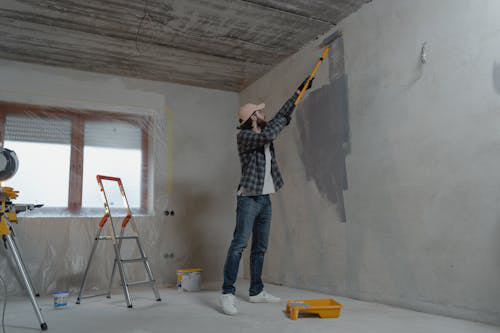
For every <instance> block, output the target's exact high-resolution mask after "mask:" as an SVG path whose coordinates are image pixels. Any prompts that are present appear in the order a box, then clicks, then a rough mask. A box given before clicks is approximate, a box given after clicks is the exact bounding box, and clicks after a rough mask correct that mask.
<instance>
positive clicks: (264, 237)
mask: <svg viewBox="0 0 500 333" xmlns="http://www.w3.org/2000/svg"><path fill="white" fill-rule="evenodd" d="M270 226H271V199H269V195H258V196H252V197H245V196H239V197H238V206H237V208H236V228H235V229H234V235H233V240H232V242H231V246H230V247H229V251H228V252H227V258H226V264H225V265H224V284H223V285H222V293H224V294H233V295H234V293H235V291H236V289H235V288H234V283H235V282H236V277H237V276H238V267H239V265H240V259H241V254H242V253H243V250H244V249H245V248H246V247H247V243H248V239H249V238H250V233H252V250H251V253H250V290H249V292H250V296H255V295H257V294H259V293H260V292H261V291H262V290H263V289H264V284H263V283H262V278H261V275H262V266H263V265H264V254H265V253H266V250H267V244H268V241H269V230H270Z"/></svg>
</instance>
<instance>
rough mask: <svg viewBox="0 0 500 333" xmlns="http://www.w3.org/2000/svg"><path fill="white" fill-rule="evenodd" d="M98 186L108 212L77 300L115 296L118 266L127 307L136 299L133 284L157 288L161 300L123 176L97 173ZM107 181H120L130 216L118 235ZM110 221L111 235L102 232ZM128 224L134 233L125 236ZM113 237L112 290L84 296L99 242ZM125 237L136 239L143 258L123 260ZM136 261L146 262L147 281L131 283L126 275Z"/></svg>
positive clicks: (122, 194)
mask: <svg viewBox="0 0 500 333" xmlns="http://www.w3.org/2000/svg"><path fill="white" fill-rule="evenodd" d="M96 178H97V185H98V186H99V191H100V193H101V197H102V200H103V203H104V211H105V214H104V216H103V217H102V219H101V221H100V222H99V227H98V229H97V234H96V236H95V239H94V245H93V246H92V250H91V252H90V258H89V261H88V264H87V268H86V269H85V273H84V275H83V281H82V285H81V288H80V292H79V294H78V298H77V300H76V304H80V302H81V300H82V299H84V298H91V297H98V296H106V297H107V298H111V288H112V286H113V279H114V277H115V273H116V268H117V267H118V273H119V274H120V280H121V287H122V288H123V294H124V295H125V301H126V302H127V306H128V307H129V308H132V301H131V300H130V292H129V287H131V286H137V285H149V286H150V287H151V288H152V289H153V293H154V295H155V298H156V301H158V302H161V298H160V293H159V291H158V287H157V285H156V281H155V279H154V278H153V273H152V271H151V267H150V265H149V261H148V257H147V256H146V253H145V252H144V249H143V247H142V245H141V241H140V239H139V232H138V229H137V226H136V224H135V222H134V220H133V218H132V212H131V211H130V207H129V204H128V200H127V196H126V195H125V190H124V189H123V184H122V181H121V179H120V178H117V177H109V176H101V175H97V176H96ZM103 180H108V181H114V182H116V183H117V184H118V187H119V189H120V192H121V196H122V200H123V204H124V206H125V209H126V212H127V215H126V216H125V218H124V219H123V220H122V223H121V230H120V234H119V235H117V234H116V228H115V225H114V223H113V217H112V216H111V210H110V208H109V204H108V198H107V196H106V192H105V190H104V186H103V184H102V181H103ZM108 220H109V223H108V234H107V235H101V234H102V231H103V228H104V226H105V225H106V222H107V221H108ZM127 225H130V226H131V228H132V232H131V235H125V231H126V227H127ZM106 240H110V241H112V243H113V248H114V252H115V260H114V263H113V270H112V272H111V277H110V280H109V287H108V291H107V292H106V293H103V294H96V295H85V296H84V295H83V293H84V290H85V286H86V283H87V277H88V273H89V269H90V265H91V263H92V259H93V257H94V254H95V250H96V248H97V244H98V243H99V241H106ZM123 240H135V242H136V244H137V247H138V249H139V254H140V257H139V258H133V259H123V258H122V255H121V248H122V242H123ZM132 263H143V265H144V269H145V271H146V276H147V279H146V280H145V281H136V282H128V281H127V277H126V274H125V267H124V265H125V264H132Z"/></svg>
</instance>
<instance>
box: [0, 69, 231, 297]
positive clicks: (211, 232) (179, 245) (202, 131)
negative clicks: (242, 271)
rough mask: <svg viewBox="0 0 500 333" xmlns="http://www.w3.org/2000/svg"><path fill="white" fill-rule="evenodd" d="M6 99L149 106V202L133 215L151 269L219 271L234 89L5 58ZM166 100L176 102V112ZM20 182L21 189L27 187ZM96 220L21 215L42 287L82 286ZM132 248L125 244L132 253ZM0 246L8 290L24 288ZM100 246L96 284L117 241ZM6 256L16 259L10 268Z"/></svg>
mask: <svg viewBox="0 0 500 333" xmlns="http://www.w3.org/2000/svg"><path fill="white" fill-rule="evenodd" d="M0 100H4V101H15V102H24V103H33V104H42V105H54V106H66V107H76V108H85V109H96V110H107V111H118V112H135V113H146V114H148V115H151V116H153V119H154V125H153V128H152V133H153V135H152V136H153V141H154V144H153V146H152V147H153V152H152V155H151V161H150V165H152V170H151V171H152V172H151V175H150V176H151V179H150V183H151V184H150V194H151V195H150V196H151V198H150V212H149V213H148V214H147V215H145V216H139V217H137V218H136V221H137V222H138V224H139V227H140V230H141V231H142V236H143V240H144V242H145V243H147V245H146V251H147V253H148V255H149V257H150V258H151V263H152V268H153V273H155V274H156V277H157V279H158V280H159V282H160V284H171V283H175V279H176V276H175V269H177V268H182V267H184V268H185V267H186V266H188V267H192V266H199V267H202V268H203V269H204V279H205V280H218V279H220V278H221V272H222V266H223V263H224V259H225V254H226V250H227V246H228V244H229V240H230V237H231V234H232V227H233V224H234V206H235V196H234V191H235V186H236V184H237V182H238V177H239V174H238V170H239V164H238V163H239V162H238V157H237V153H236V147H235V144H234V142H235V134H236V128H235V114H236V111H237V110H238V107H239V96H238V94H237V93H232V92H223V91H217V90H210V89H202V88H194V87H189V86H183V85H178V84H169V83H159V82H153V81H144V80H135V79H126V78H120V77H116V76H108V75H99V74H91V73H84V72H79V71H73V70H66V69H58V68H53V67H45V66H37V65H29V64H24V63H16V62H9V61H0ZM166 109H169V110H170V111H171V117H170V119H167V118H168V117H167V111H166ZM168 121H170V124H169V125H170V128H171V138H172V142H171V143H170V145H169V144H168V142H167V138H168V137H169V133H168V132H167V128H168V126H167V122H168ZM169 146H170V147H171V154H170V155H171V158H172V161H171V163H172V175H171V179H172V186H171V191H170V193H168V191H167V190H168V188H167V187H168V185H167V184H168V172H167V170H168V168H167V165H168V163H169V161H168V158H167V156H168V148H169ZM20 163H22V161H20ZM19 190H20V191H21V195H22V191H23V189H19ZM47 195H50V193H49V192H48V193H47ZM19 200H21V201H22V196H21V198H19ZM41 201H43V199H41ZM166 209H169V210H170V209H173V210H174V211H175V213H176V214H175V216H174V217H172V216H169V217H167V216H165V215H163V211H164V210H166ZM97 221H98V219H97V218H83V217H64V216H54V217H53V218H46V217H44V218H25V219H24V220H23V221H22V223H21V224H20V225H19V226H17V227H16V231H17V234H18V239H19V243H20V245H21V250H22V252H23V254H24V256H25V259H26V261H27V264H28V266H29V267H30V270H31V271H32V273H33V277H34V280H35V281H36V283H37V285H38V286H39V288H41V290H42V292H43V293H47V292H51V291H52V290H54V289H56V288H70V289H72V290H76V289H78V288H79V284H80V282H81V278H82V274H83V270H84V268H85V265H86V262H87V259H88V256H89V252H90V247H91V244H92V238H93V236H94V234H95V231H96V227H97ZM228 225H229V226H230V227H229V228H228V227H227V226H228ZM101 246H103V245H101ZM103 247H104V246H103ZM132 249H133V247H129V248H124V251H125V252H126V253H129V254H130V252H131V251H132ZM0 251H2V255H0V263H1V266H2V275H3V276H6V277H7V278H8V281H9V288H10V290H12V291H13V292H14V290H18V291H19V290H20V289H19V288H20V287H19V285H18V282H17V281H16V279H15V278H14V274H13V272H12V265H11V264H9V261H8V260H7V259H6V258H7V257H6V256H4V255H3V252H4V251H3V247H2V250H0ZM166 254H168V255H167V256H165V255H166ZM170 254H173V257H171V256H170ZM97 255H98V260H97V261H96V262H95V263H94V268H96V269H94V270H93V271H92V272H91V276H90V285H89V288H90V289H92V288H94V289H95V288H103V287H105V285H106V281H105V279H103V277H108V276H109V273H110V270H111V267H112V248H111V244H107V245H106V247H104V249H101V250H98V253H97ZM7 266H9V267H10V268H11V269H4V267H7ZM136 267H138V268H140V266H136ZM142 271H143V270H142V269H134V268H131V270H130V275H131V278H132V279H135V280H140V279H141V276H142V274H141V273H142Z"/></svg>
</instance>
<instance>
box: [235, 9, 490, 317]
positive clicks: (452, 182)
mask: <svg viewBox="0 0 500 333" xmlns="http://www.w3.org/2000/svg"><path fill="white" fill-rule="evenodd" d="M499 12H500V3H499V2H498V1H495V0H488V1H481V2H473V1H466V0H459V1H452V0H445V1H439V2H435V1H430V0H419V1H397V0H375V1H374V2H372V3H370V4H368V5H365V6H364V7H362V8H361V9H360V10H359V11H358V12H356V13H355V14H353V15H351V16H350V17H348V18H347V19H345V20H344V21H343V22H341V24H340V28H341V29H342V30H343V32H344V48H345V54H344V56H345V61H346V71H347V75H348V78H349V84H348V87H349V110H350V111H349V122H350V131H351V153H350V155H349V156H348V157H347V178H348V183H349V189H348V190H347V191H346V192H345V196H346V212H347V223H346V224H345V225H343V224H340V223H337V220H338V218H337V215H336V211H335V209H333V208H332V206H331V205H329V204H328V203H325V201H324V199H323V198H322V196H321V195H320V193H318V189H317V188H316V186H314V185H313V184H311V182H309V181H307V180H306V179H307V178H306V177H305V174H304V166H302V165H301V162H300V160H299V158H298V154H299V151H298V149H297V145H299V146H300V144H301V143H300V142H298V140H294V139H298V137H299V135H298V134H299V131H298V127H297V126H296V125H292V127H291V128H290V129H288V131H287V132H286V133H285V134H284V135H283V136H282V137H281V138H280V139H279V143H278V147H277V152H278V158H279V159H280V162H281V165H282V168H283V173H284V177H285V182H287V184H286V186H285V188H284V190H283V192H282V193H280V194H277V195H275V197H274V199H273V200H274V203H275V205H274V220H273V223H274V225H273V230H272V232H273V235H272V239H271V244H270V251H269V254H268V257H267V259H266V260H267V266H266V270H265V277H266V279H267V280H268V281H277V282H281V283H284V284H288V285H293V286H299V287H307V288H312V289H320V290H330V291H331V292H334V293H337V292H340V293H342V294H346V295H348V296H351V297H355V298H360V299H364V300H371V301H377V302H384V303H389V304H394V305H397V306H403V307H408V308H412V309H417V310H421V311H427V312H433V313H439V314H444V315H450V316H455V317H462V318H466V319H472V320H479V321H484V322H489V323H493V324H500V303H499V302H498V299H499V298H500V260H499V253H500V243H499V242H498V236H499V235H500V211H499V209H498V202H500V190H499V186H498V184H499V183H500V173H499V172H498V165H500V159H499V157H498V147H499V144H500V132H499V131H498V126H497V124H498V123H499V122H500V115H499V113H498V111H499V109H500V108H499V107H500V94H499V81H500V79H499V74H498V72H499V71H498V63H499V62H500V58H499V54H500V38H499V32H500V20H498V13H499ZM423 42H427V54H428V63H427V65H425V66H422V65H421V64H420V63H419V55H420V50H421V46H422V43H423ZM318 54H319V51H317V49H315V43H313V44H311V45H309V46H307V47H306V48H305V49H303V50H302V51H301V52H299V53H298V54H296V55H294V56H292V57H290V58H289V59H287V60H286V61H285V62H283V63H282V64H280V65H279V66H278V67H276V68H275V69H274V70H273V71H272V72H270V73H268V74H267V75H266V76H264V77H263V78H261V79H260V80H259V81H257V82H256V83H255V84H253V85H252V86H250V87H249V88H248V89H246V90H244V91H243V92H242V100H243V101H248V100H257V101H260V100H261V99H262V100H264V101H266V102H267V101H271V103H272V104H271V105H273V106H277V105H278V100H283V99H285V98H286V97H287V96H288V95H289V91H290V89H292V88H293V86H295V83H293V84H292V83H291V82H299V80H300V79H301V78H302V77H303V76H304V74H306V72H307V71H308V70H309V68H310V67H312V64H313V62H314V60H315V59H316V57H317V55H318ZM291 68H293V69H294V70H293V71H292V70H290V69H291ZM327 71H328V69H327V68H326V66H324V67H322V69H321V75H322V76H321V77H320V80H319V82H322V81H323V78H324V77H325V75H326V73H327ZM269 87H273V89H270V88H269ZM316 87H317V88H318V87H319V85H316ZM296 120H297V119H294V121H296ZM318 208H320V209H318ZM283 231H286V232H287V235H288V236H287V237H284V236H283V235H282V233H283ZM328 231H331V234H330V235H328ZM325 232H326V233H327V234H325ZM313 233H316V234H317V235H318V236H317V237H308V235H311V234H313ZM290 234H293V235H295V238H293V237H289V235H290ZM323 235H324V236H323ZM326 235H328V236H330V237H328V236H326ZM322 237H324V238H323V239H325V238H329V243H331V244H332V246H331V247H325V246H321V245H320V244H321V243H322V242H321V241H319V242H318V239H319V240H322ZM285 240H286V241H285ZM291 240H293V241H291ZM297 240H300V242H298V241H297ZM325 267H331V268H332V269H330V270H327V269H325ZM320 273H323V274H327V275H328V274H329V275H328V276H327V277H324V276H320ZM323 282H326V284H322V283H323ZM339 286H340V287H339Z"/></svg>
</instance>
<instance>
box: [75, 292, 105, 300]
mask: <svg viewBox="0 0 500 333" xmlns="http://www.w3.org/2000/svg"><path fill="white" fill-rule="evenodd" d="M100 296H108V293H104V294H95V295H86V296H82V297H80V298H79V299H86V298H92V297H100Z"/></svg>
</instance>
